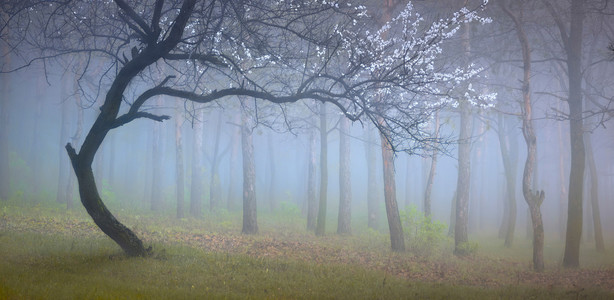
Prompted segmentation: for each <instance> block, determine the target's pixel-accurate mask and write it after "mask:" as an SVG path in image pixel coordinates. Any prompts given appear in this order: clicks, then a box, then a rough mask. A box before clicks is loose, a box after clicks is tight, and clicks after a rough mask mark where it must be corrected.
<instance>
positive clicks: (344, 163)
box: [337, 116, 352, 235]
mask: <svg viewBox="0 0 614 300" xmlns="http://www.w3.org/2000/svg"><path fill="white" fill-rule="evenodd" d="M349 133H350V120H349V119H348V118H346V117H345V116H341V120H340V121H339V216H338V218H337V234H342V235H343V234H351V233H352V226H351V220H352V185H351V182H350V179H351V176H350V139H349Z"/></svg>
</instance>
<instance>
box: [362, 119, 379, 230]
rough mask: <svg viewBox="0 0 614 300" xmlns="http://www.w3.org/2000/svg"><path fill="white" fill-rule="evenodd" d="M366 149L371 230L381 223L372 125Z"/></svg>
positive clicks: (367, 129)
mask: <svg viewBox="0 0 614 300" xmlns="http://www.w3.org/2000/svg"><path fill="white" fill-rule="evenodd" d="M365 128H366V136H367V138H366V141H365V148H366V154H367V215H368V217H367V218H368V221H367V224H368V226H369V228H372V229H377V228H378V221H379V201H378V196H377V195H378V192H377V181H376V180H377V177H376V174H377V171H376V162H377V159H376V153H375V152H376V151H375V150H376V148H375V143H376V141H375V137H374V135H373V128H372V126H371V125H370V124H368V125H367V126H366V127H365Z"/></svg>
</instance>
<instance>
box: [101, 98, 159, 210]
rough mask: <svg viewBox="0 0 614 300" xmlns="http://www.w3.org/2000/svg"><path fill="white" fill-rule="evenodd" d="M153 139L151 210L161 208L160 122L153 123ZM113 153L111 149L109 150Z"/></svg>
mask: <svg viewBox="0 0 614 300" xmlns="http://www.w3.org/2000/svg"><path fill="white" fill-rule="evenodd" d="M156 104H157V105H158V106H159V105H160V104H161V99H160V97H158V98H157V99H156ZM153 126H154V127H153V136H152V137H153V139H152V145H151V146H152V149H151V150H152V151H151V159H152V160H151V163H152V172H151V187H150V188H151V210H152V211H160V210H162V171H161V170H162V145H161V144H162V124H160V123H159V122H156V123H155V124H153ZM111 151H112V152H111V153H113V150H111Z"/></svg>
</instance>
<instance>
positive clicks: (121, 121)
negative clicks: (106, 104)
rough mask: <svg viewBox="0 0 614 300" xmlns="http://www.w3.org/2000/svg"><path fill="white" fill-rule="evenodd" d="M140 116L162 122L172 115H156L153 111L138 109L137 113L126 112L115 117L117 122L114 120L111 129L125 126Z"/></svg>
mask: <svg viewBox="0 0 614 300" xmlns="http://www.w3.org/2000/svg"><path fill="white" fill-rule="evenodd" d="M140 118H145V119H151V120H154V121H158V122H162V121H164V120H168V119H170V118H171V117H170V116H167V115H161V116H159V115H154V114H152V113H148V112H144V111H138V112H136V113H132V114H125V115H122V116H121V117H119V118H117V119H115V122H113V124H111V127H110V128H111V129H114V128H117V127H120V126H123V125H125V124H127V123H130V122H132V121H134V120H136V119H140Z"/></svg>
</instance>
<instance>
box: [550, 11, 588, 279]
mask: <svg viewBox="0 0 614 300" xmlns="http://www.w3.org/2000/svg"><path fill="white" fill-rule="evenodd" d="M584 2H585V1H583V0H572V1H571V7H570V9H569V11H570V15H571V19H570V21H569V26H567V24H565V22H564V21H563V20H562V19H561V14H560V13H559V12H557V11H556V8H555V7H554V6H553V5H552V3H550V2H549V1H546V0H544V3H545V4H546V7H547V8H548V11H549V12H550V15H551V16H552V18H553V19H554V20H555V22H556V25H557V27H558V29H559V34H560V36H561V41H562V46H563V50H564V51H565V54H566V58H565V63H566V65H567V76H568V80H569V81H568V88H569V92H568V93H569V95H568V98H567V104H568V106H569V136H570V143H571V169H570V172H569V190H568V197H569V198H568V206H567V231H566V235H565V253H564V255H563V265H564V266H565V267H568V268H577V267H579V266H580V242H581V237H582V195H583V190H584V168H585V163H586V161H585V160H586V158H585V149H584V128H583V116H582V113H583V101H582V30H583V22H584V4H585V3H584Z"/></svg>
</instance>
